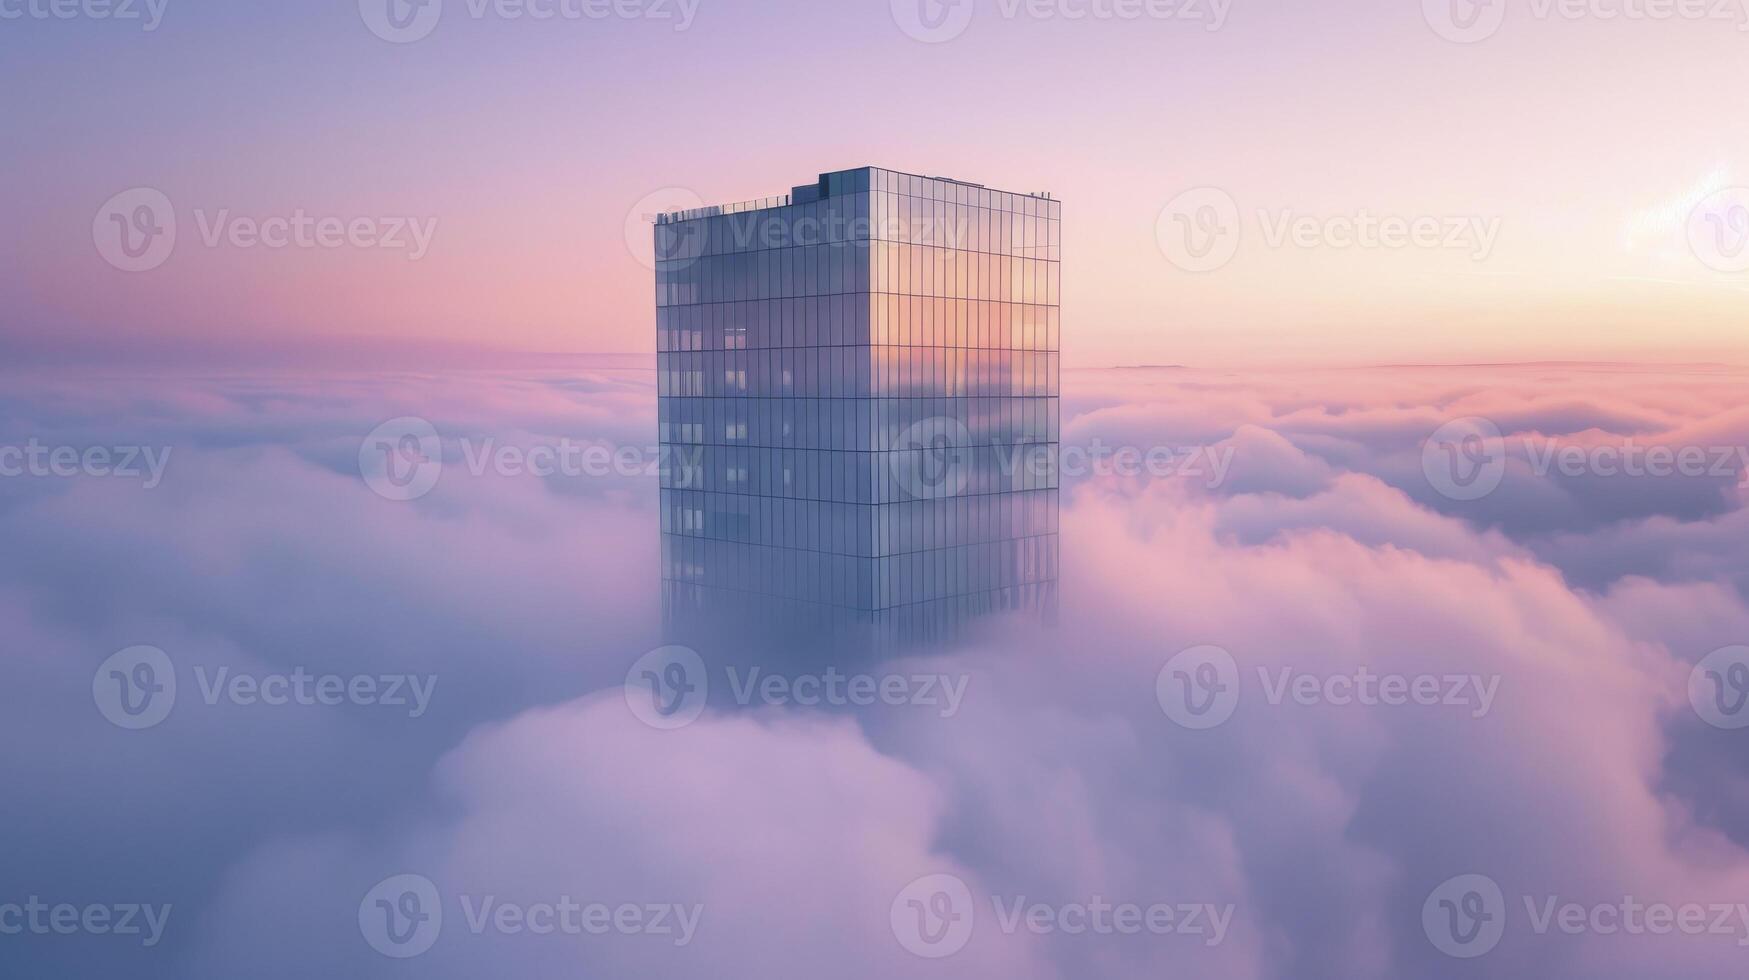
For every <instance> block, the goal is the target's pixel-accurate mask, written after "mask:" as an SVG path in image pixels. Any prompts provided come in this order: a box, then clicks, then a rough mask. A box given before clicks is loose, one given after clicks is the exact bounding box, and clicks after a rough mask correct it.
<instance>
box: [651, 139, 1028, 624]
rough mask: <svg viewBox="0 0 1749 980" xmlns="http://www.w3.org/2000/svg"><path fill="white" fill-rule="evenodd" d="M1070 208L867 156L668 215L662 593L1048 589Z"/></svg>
mask: <svg viewBox="0 0 1749 980" xmlns="http://www.w3.org/2000/svg"><path fill="white" fill-rule="evenodd" d="M1060 221H1061V215H1060V212H1059V204H1058V202H1057V201H1055V200H1053V199H1052V198H1050V197H1049V196H1048V195H1044V194H1017V193H1009V192H1005V191H998V190H993V189H990V188H987V187H983V186H980V185H978V184H971V183H966V182H964V181H958V180H949V179H946V178H940V177H920V176H915V175H912V174H904V173H897V172H895V171H890V170H879V169H873V168H861V169H856V170H844V171H838V172H834V173H828V174H823V175H821V176H820V178H819V180H818V182H817V183H813V184H806V185H802V186H800V187H796V188H795V189H794V190H793V191H792V192H791V193H790V194H788V195H784V196H780V197H775V198H766V199H762V200H756V201H749V202H745V203H741V204H732V205H722V206H714V207H706V208H698V209H695V210H691V211H684V212H675V213H670V214H664V215H660V216H658V218H657V221H656V227H655V248H656V259H657V262H656V307H657V309H656V315H657V369H658V417H659V425H660V442H661V443H662V448H663V454H664V458H665V460H666V465H665V466H664V468H663V473H662V482H661V487H662V489H661V506H662V517H661V524H662V574H663V579H664V584H665V587H666V592H667V595H668V598H669V600H670V601H671V602H672V601H674V599H675V597H676V596H677V595H681V594H689V593H688V592H687V590H691V589H695V588H697V589H708V590H713V591H719V590H720V591H727V592H743V593H759V594H763V595H768V596H776V597H781V598H784V599H792V600H802V601H806V602H811V603H820V604H825V605H828V606H833V607H839V608H843V609H850V610H859V611H867V612H883V611H893V610H904V609H917V608H928V607H930V606H940V605H942V604H951V605H953V606H954V607H956V608H962V607H963V608H968V609H973V608H975V609H983V608H1007V607H1013V606H1034V605H1038V604H1039V600H1040V598H1041V597H1043V596H1048V597H1049V598H1051V599H1054V594H1055V582H1056V577H1057V492H1058V489H1057V488H1058V482H1057V480H1058V474H1057V448H1058V439H1059V435H1058V429H1059V425H1060V410H1059V398H1058V392H1059V384H1058V374H1059V366H1058V335H1059V330H1060V315H1059V293H1060V288H1061V287H1060V277H1059V271H1058V270H1059V258H1060V246H1059V242H1060V241H1061V224H1060ZM687 601H691V600H690V599H688V600H687Z"/></svg>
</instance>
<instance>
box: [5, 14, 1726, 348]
mask: <svg viewBox="0 0 1749 980" xmlns="http://www.w3.org/2000/svg"><path fill="white" fill-rule="evenodd" d="M66 2H67V0H63V6H62V7H55V6H53V5H51V3H50V0H7V3H6V4H4V5H0V13H3V14H5V19H3V20H0V82H4V84H5V86H6V90H7V91H8V92H9V93H12V97H11V98H9V99H8V107H7V113H6V117H7V118H6V127H5V129H6V132H7V136H8V138H7V139H6V140H5V141H3V142H0V165H3V167H4V171H5V173H6V174H7V176H8V178H9V179H8V183H9V185H10V186H11V188H12V189H13V192H12V193H9V194H7V195H6V196H5V202H4V204H3V205H0V207H3V208H4V211H3V212H0V219H3V220H4V222H5V224H6V226H7V228H8V229H9V231H8V234H7V235H6V236H5V241H6V247H7V249H8V251H7V254H6V255H5V259H6V262H5V267H6V271H5V273H4V274H3V275H0V309H3V310H4V316H3V317H0V345H4V347H5V348H6V349H8V350H12V351H14V352H15V353H16V354H17V355H18V356H24V355H26V354H28V355H29V356H32V357H33V358H37V359H47V360H49V361H60V360H67V359H89V358H92V357H108V356H115V355H117V354H125V355H127V356H129V357H133V358H136V359H137V358H140V357H151V358H154V359H158V360H169V361H178V360H193V359H199V358H202V357H210V356H212V355H213V353H214V352H215V351H217V352H223V353H227V354H231V353H236V352H243V353H245V354H249V353H264V354H271V355H273V356H275V357H284V356H286V355H287V352H288V351H296V352H304V353H306V354H308V353H309V352H312V351H315V352H328V353H330V354H332V355H333V357H332V359H335V360H346V359H347V358H348V357H349V356H358V353H359V352H361V351H371V352H379V353H380V352H387V356H390V357H393V356H395V355H400V356H411V355H413V354H414V353H416V352H418V353H425V354H430V353H433V352H442V353H445V354H458V355H459V356H460V357H462V358H463V359H464V360H465V359H466V358H468V357H470V356H477V355H471V354H470V353H469V351H470V350H472V349H477V348H487V349H492V350H508V351H524V352H642V351H648V350H650V349H651V334H652V313H651V305H652V304H651V302H650V296H651V288H650V274H649V270H648V269H647V267H646V264H645V263H646V262H647V259H648V244H647V237H648V236H647V235H645V234H643V233H642V231H640V230H638V229H639V228H640V227H641V225H640V219H641V218H642V216H643V215H644V214H646V213H648V212H649V211H651V210H653V209H654V208H655V206H657V205H658V204H667V203H673V202H686V201H688V200H702V201H708V202H718V201H729V200H740V199H745V198H751V197H759V196H764V195H769V194H776V193H781V192H783V191H786V190H787V189H788V187H789V186H790V185H792V184H795V183H800V182H803V181H806V180H809V179H811V178H812V177H813V175H814V174H816V173H818V172H821V171H826V170H832V169H839V168H844V167H851V166H859V165H865V164H873V165H879V166H886V167H893V168H897V169H903V170H909V171H914V172H920V173H928V174H947V175H952V176H956V177H960V178H963V179H967V180H973V181H978V182H982V183H986V184H989V185H991V186H996V187H1002V188H1008V189H1015V190H1025V191H1032V190H1049V191H1050V192H1052V193H1054V194H1055V195H1056V196H1058V197H1059V198H1061V199H1062V200H1063V201H1064V202H1065V208H1064V214H1065V239H1066V243H1065V262H1064V283H1065V294H1066V297H1067V299H1066V306H1067V307H1068V308H1069V309H1072V310H1073V316H1072V317H1070V318H1069V319H1068V321H1067V322H1068V323H1070V324H1072V329H1065V332H1064V350H1065V356H1066V357H1067V359H1068V362H1069V363H1070V364H1071V365H1082V366H1098V365H1107V364H1137V363H1172V364H1176V363H1190V364H1233V363H1257V362H1259V361H1267V362H1271V363H1287V364H1293V363H1357V362H1358V363H1379V362H1386V363H1396V362H1405V361H1408V362H1424V361H1464V362H1475V361H1499V360H1525V359H1549V358H1575V357H1577V358H1634V359H1656V360H1665V361H1669V360H1687V361H1693V360H1725V361H1737V360H1740V359H1741V353H1742V338H1741V331H1740V329H1739V326H1740V323H1741V311H1742V309H1743V305H1742V304H1743V302H1744V300H1745V295H1744V292H1743V290H1744V279H1743V268H1742V266H1743V265H1745V264H1749V253H1745V252H1743V251H1742V241H1741V239H1742V238H1744V237H1746V236H1749V223H1745V222H1749V193H1745V192H1743V191H1741V187H1742V185H1744V184H1749V173H1746V172H1745V171H1746V170H1749V162H1746V161H1749V129H1745V127H1743V126H1741V125H1738V124H1737V122H1736V120H1737V118H1738V117H1739V115H1740V108H1741V106H1740V96H1741V93H1742V91H1743V90H1744V88H1745V85H1746V83H1749V59H1746V58H1745V57H1744V51H1745V45H1746V44H1749V34H1746V33H1744V31H1743V27H1744V26H1745V23H1746V21H1745V14H1744V11H1743V9H1742V5H1741V4H1740V3H1738V2H1737V0H1730V2H1728V3H1722V4H1721V3H1716V2H1710V3H1705V4H1698V5H1697V4H1693V3H1688V4H1682V5H1674V4H1673V5H1668V6H1662V5H1660V4H1658V3H1656V2H1654V3H1651V4H1646V3H1640V2H1637V0H1635V2H1629V0H1595V2H1586V3H1580V4H1578V5H1577V6H1574V5H1572V4H1571V3H1567V4H1552V3H1545V2H1530V0H1526V2H1523V3H1519V2H1511V3H1506V2H1505V0H1492V2H1491V3H1483V4H1480V5H1474V4H1471V3H1470V2H1469V0H1451V3H1450V5H1449V6H1448V5H1446V0H1427V3H1425V4H1422V3H1414V2H1391V0H1355V2H1348V3H1343V4H1340V5H1336V6H1330V5H1306V4H1297V3H1285V2H1274V0H1259V2H1243V0H1237V2H1228V0H1222V2H1220V3H1216V2H1214V0H1196V2H1194V3H1166V2H1164V0H1161V2H1159V3H1157V4H1154V5H1152V6H1150V5H1147V4H1143V3H1141V2H1140V0H1135V2H1130V0H1062V2H1061V3H1057V2H1054V0H1053V2H1051V3H1015V2H1012V0H975V2H974V0H955V2H952V3H948V4H946V5H941V4H937V3H935V2H934V0H917V2H915V3H913V2H911V0H894V2H893V3H887V2H885V0H855V2H839V3H830V4H822V3H815V2H804V0H774V2H761V3H748V2H717V0H688V3H687V4H685V5H682V4H681V3H680V2H679V0H638V2H629V0H628V2H626V3H625V4H624V6H623V7H622V8H619V9H621V10H622V11H623V12H625V13H627V14H630V15H631V16H617V15H615V16H607V17H604V18H594V17H590V16H588V15H587V14H588V13H590V12H594V13H597V14H599V13H601V12H603V11H604V10H605V11H609V12H611V9H612V8H609V7H607V6H605V5H601V4H589V5H584V4H582V2H581V0H563V2H561V0H532V5H524V4H521V3H512V2H506V3H504V4H498V3H493V4H486V3H484V2H483V0H446V2H444V3H442V4H435V5H433V4H427V5H424V6H409V5H407V4H406V3H405V0H394V7H393V11H399V12H401V13H403V14H405V22H406V24H407V25H408V26H407V28H406V29H405V30H401V29H398V28H395V27H394V26H393V24H394V23H396V21H391V20H390V19H389V14H390V13H391V12H393V11H391V8H390V7H389V2H390V0H363V2H362V3H359V4H355V3H352V2H339V0H336V2H332V3H324V4H271V5H238V4H232V3H224V2H220V0H167V2H166V0H154V2H153V4H151V5H148V4H147V3H146V0H135V3H134V5H133V6H130V7H128V8H125V9H126V11H127V13H129V14H133V15H136V16H135V19H116V17H115V16H113V15H112V16H109V17H97V16H92V15H91V13H90V11H92V10H99V11H100V10H104V9H106V8H105V7H104V6H102V5H97V6H95V7H93V6H91V5H89V4H82V3H75V4H72V5H70V6H66V5H65V4H66ZM57 10H65V11H68V12H71V13H72V14H73V16H72V17H71V19H62V18H60V17H58V16H55V11H57ZM568 12H569V13H575V14H576V16H566V14H567V13H568ZM542 13H550V14H552V16H549V17H541V16H537V15H538V14H542ZM1472 13H1474V14H1475V15H1476V16H1475V18H1474V19H1471V18H1470V16H1469V15H1470V14H1472ZM1612 14H1613V16H1612ZM14 15H16V16H14ZM1463 25H1468V26H1467V27H1465V26H1463ZM373 28H374V29H373ZM379 35H381V36H379ZM385 38H392V39H393V40H388V39H385ZM137 188H148V189H151V190H154V191H157V192H159V193H161V194H162V195H163V198H162V200H164V201H165V202H167V203H168V205H169V208H170V209H171V210H172V211H173V213H174V215H175V217H176V219H177V222H178V228H177V236H176V242H175V247H174V250H173V251H172V252H170V253H169V254H167V255H165V256H163V257H162V258H161V259H160V260H159V261H160V262H161V264H157V265H155V267H154V268H152V269H151V270H150V271H146V272H125V271H121V270H120V269H118V268H116V267H115V266H114V265H113V264H112V263H110V262H108V261H106V259H105V258H104V255H103V252H102V247H103V246H101V245H96V244H94V238H97V239H101V238H103V237H104V236H105V235H106V234H112V233H113V229H111V230H109V231H105V230H104V228H103V222H102V220H101V219H100V220H98V221H96V222H94V216H95V215H99V213H100V211H101V210H102V209H104V208H105V207H106V205H107V204H108V203H109V202H111V201H112V199H113V198H114V196H115V195H118V194H121V193H123V192H127V191H130V190H134V189H137ZM1211 189H1212V191H1213V192H1214V193H1215V196H1213V197H1210V195H1209V191H1210V190H1211ZM1733 189H1736V190H1733ZM1186 192H1193V194H1192V196H1190V197H1185V196H1183V195H1185V193H1186ZM1211 202H1213V204H1214V205H1215V206H1216V208H1217V210H1216V211H1215V212H1205V211H1204V208H1205V207H1207V206H1209V205H1210V203H1211ZM1697 209H1698V210H1697ZM300 213H301V214H303V215H306V216H308V217H309V218H310V219H311V220H318V219H324V218H326V219H333V220H336V221H340V222H347V223H350V222H353V221H358V220H363V221H366V222H374V223H375V225H374V226H373V228H374V231H373V232H372V234H371V235H370V236H369V238H368V239H366V240H365V241H366V242H367V243H365V244H361V241H360V240H355V239H348V240H346V241H342V242H340V243H339V244H337V245H334V246H332V247H320V246H312V247H300V246H297V245H293V246H291V247H286V248H270V247H266V246H263V245H261V244H259V243H258V242H256V241H254V240H253V237H252V235H251V232H250V228H251V227H252V223H255V222H269V221H271V219H274V218H280V219H288V220H289V219H291V218H293V217H295V216H297V215H299V214H300ZM1208 214H1214V215H1216V217H1217V218H1219V221H1218V222H1217V223H1216V224H1214V225H1207V224H1203V223H1200V222H1202V220H1203V218H1205V217H1206V216H1207V215H1208ZM1387 219H1390V220H1395V221H1398V222H1401V223H1403V224H1402V228H1403V229H1407V228H1409V227H1410V226H1411V225H1410V223H1412V222H1416V221H1423V222H1431V224H1427V225H1425V226H1424V227H1425V229H1426V230H1428V231H1430V232H1432V233H1431V234H1428V235H1424V236H1422V237H1420V238H1419V240H1418V242H1417V241H1410V242H1409V243H1408V244H1404V243H1403V242H1401V241H1399V242H1397V243H1396V244H1395V245H1394V246H1393V245H1391V244H1389V243H1386V244H1378V243H1371V244H1369V243H1368V242H1366V241H1357V239H1360V238H1364V237H1365V233H1364V230H1362V229H1361V228H1360V226H1363V225H1365V224H1366V223H1367V222H1368V221H1385V220H1387ZM401 220H410V221H412V222H414V223H415V224H422V225H423V226H424V227H425V228H427V229H429V231H430V234H429V238H428V240H427V241H424V242H423V243H422V244H421V243H418V242H415V241H414V240H413V238H414V236H413V235H411V234H408V235H405V236H395V235H392V234H390V232H392V230H393V229H392V228H389V227H386V224H388V223H390V222H397V221H401ZM1181 221H1190V222H1193V223H1195V227H1198V228H1220V229H1222V230H1223V232H1225V233H1227V234H1229V235H1232V236H1233V237H1232V238H1230V239H1227V240H1224V241H1226V243H1227V244H1229V245H1230V248H1229V249H1228V252H1230V254H1227V253H1217V258H1220V257H1222V256H1223V255H1224V256H1225V258H1224V261H1223V262H1222V263H1221V264H1219V265H1218V267H1215V268H1212V269H1207V270H1206V271H1193V270H1194V269H1196V268H1199V267H1200V266H1199V264H1198V263H1195V262H1192V263H1185V262H1183V261H1182V259H1183V258H1184V256H1182V255H1180V254H1177V249H1178V246H1177V245H1176V244H1175V242H1179V241H1182V236H1183V234H1184V227H1183V226H1182V224H1181ZM1296 222H1297V224H1296ZM1332 222H1334V224H1332ZM94 224H96V225H98V226H99V227H98V228H96V229H94ZM1350 225H1353V226H1355V228H1354V229H1351V228H1350ZM628 227H629V228H630V230H629V231H628ZM239 228H241V231H239ZM1691 232H1692V234H1691ZM238 235H241V237H238ZM385 237H386V238H391V239H393V242H392V243H391V245H392V246H393V247H380V246H379V245H378V243H379V241H380V239H382V238H385ZM1386 237H1387V238H1388V237H1389V236H1388V235H1387V236H1386ZM628 238H629V240H630V241H631V242H632V243H633V244H631V245H628V244H627V243H628ZM1709 242H1710V243H1709ZM240 243H241V244H240ZM1187 265H1188V266H1190V267H1189V268H1187Z"/></svg>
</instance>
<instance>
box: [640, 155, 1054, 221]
mask: <svg viewBox="0 0 1749 980" xmlns="http://www.w3.org/2000/svg"><path fill="white" fill-rule="evenodd" d="M870 190H878V191H889V192H894V193H900V194H909V195H911V196H913V197H921V198H926V199H930V200H945V201H956V202H958V203H961V204H981V205H984V206H995V204H996V203H997V202H996V201H995V200H994V199H996V198H1001V197H1014V198H1032V199H1034V200H1040V201H1049V200H1054V198H1052V197H1051V195H1050V194H1049V193H1048V192H1029V193H1019V192H1014V191H999V190H995V189H992V188H988V187H985V186H984V185H983V184H974V183H972V182H971V181H968V180H956V179H954V178H952V177H931V176H925V175H922V174H911V173H905V172H904V171H902V170H886V169H883V168H880V167H856V168H854V169H851V170H834V171H832V172H830V173H823V174H821V175H820V179H819V180H818V181H816V182H815V183H812V184H798V185H797V186H795V187H793V188H791V189H790V192H789V193H788V194H779V195H777V196H775V197H759V198H754V199H753V200H750V201H736V202H734V203H732V204H711V205H706V206H705V207H701V208H690V209H687V210H684V211H669V212H665V213H663V214H659V215H657V216H656V223H657V224H659V225H665V224H670V223H672V222H676V221H691V220H693V219H695V218H710V217H715V216H718V215H725V214H740V213H742V212H746V211H763V210H765V209H767V208H782V207H788V206H790V205H792V204H810V203H812V202H814V201H818V200H820V199H821V198H825V197H833V196H836V195H839V194H858V193H864V192H867V191H870Z"/></svg>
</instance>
